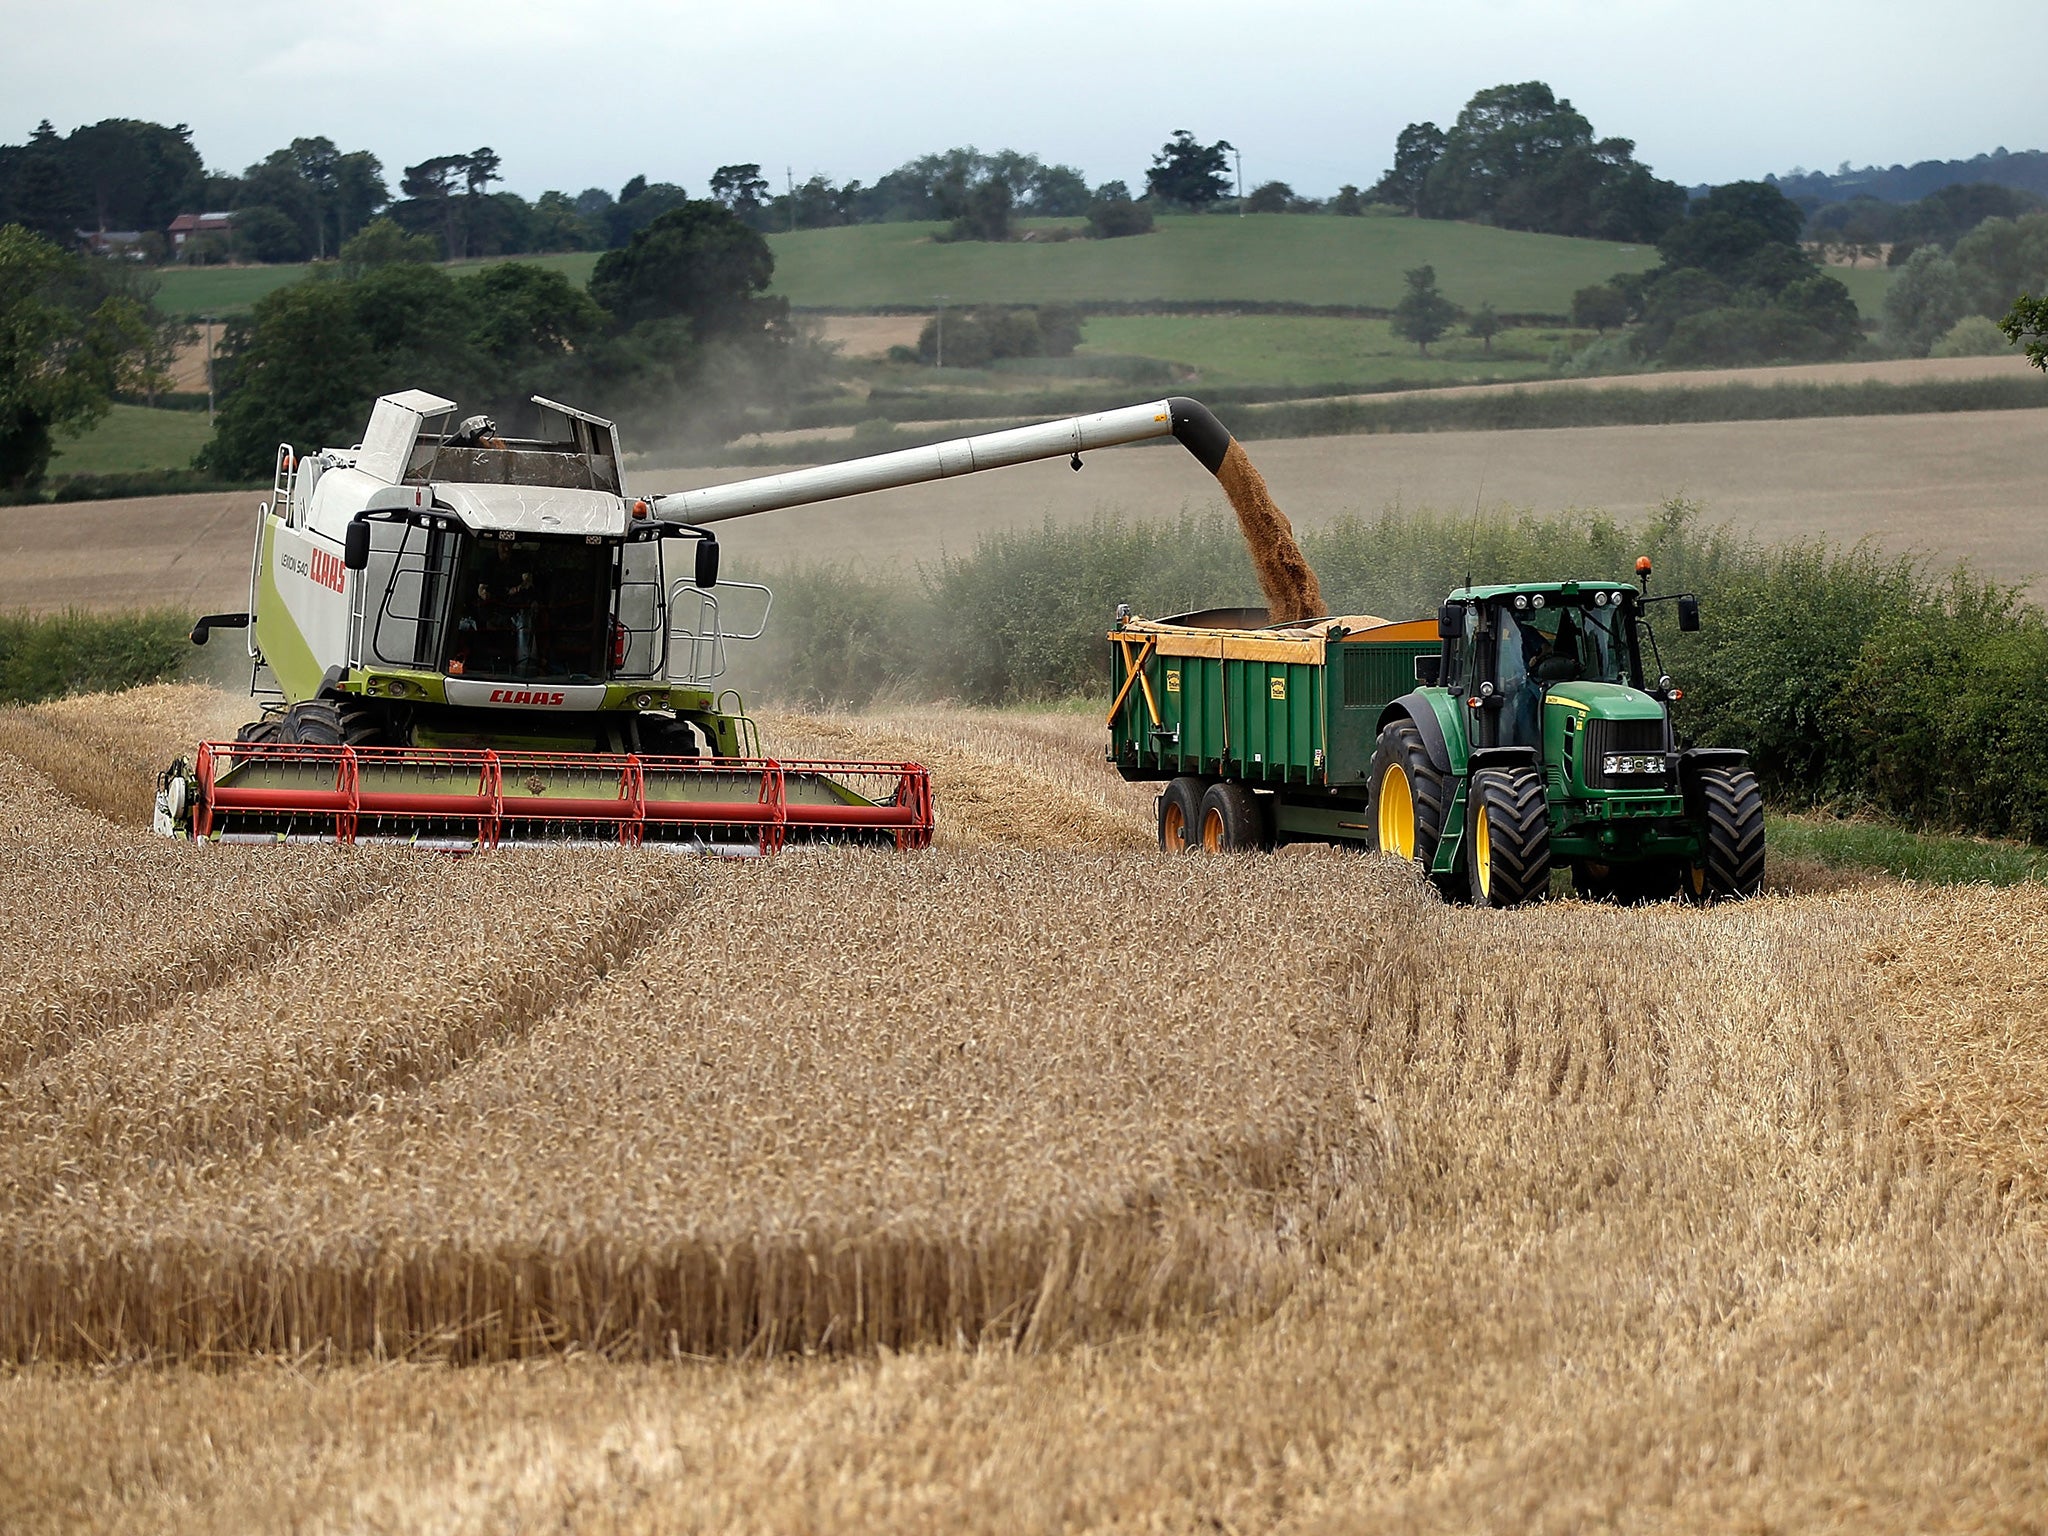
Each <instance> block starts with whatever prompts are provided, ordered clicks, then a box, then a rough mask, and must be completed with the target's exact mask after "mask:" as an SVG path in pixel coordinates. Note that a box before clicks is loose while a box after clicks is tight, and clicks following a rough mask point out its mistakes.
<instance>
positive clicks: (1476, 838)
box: [1472, 805, 1493, 896]
mask: <svg viewBox="0 0 2048 1536" xmlns="http://www.w3.org/2000/svg"><path fill="white" fill-rule="evenodd" d="M1472 857H1473V859H1474V861H1475V862H1474V864H1473V866H1472V867H1473V868H1474V869H1476V870H1478V871H1479V894H1480V895H1482V896H1491V895H1492V894H1493V828H1492V825H1491V824H1490V823H1489V822H1488V821H1487V819H1486V807H1485V806H1483V805H1482V806H1481V807H1479V820H1478V821H1477V822H1476V823H1475V824H1474V825H1473V828H1472Z"/></svg>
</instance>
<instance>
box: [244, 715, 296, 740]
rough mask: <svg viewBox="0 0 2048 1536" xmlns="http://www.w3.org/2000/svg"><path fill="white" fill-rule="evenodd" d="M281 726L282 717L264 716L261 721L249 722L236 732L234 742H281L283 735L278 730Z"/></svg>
mask: <svg viewBox="0 0 2048 1536" xmlns="http://www.w3.org/2000/svg"><path fill="white" fill-rule="evenodd" d="M281 724H282V717H280V716H278V715H265V716H264V717H263V718H262V719H261V720H251V721H250V722H249V723H248V724H247V725H245V726H243V727H242V728H241V729H240V730H238V731H236V732H235V740H237V741H253V742H258V743H261V742H266V741H282V740H283V739H284V735H283V732H282V731H281V730H280V729H279V727H280V726H281Z"/></svg>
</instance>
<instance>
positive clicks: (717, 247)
mask: <svg viewBox="0 0 2048 1536" xmlns="http://www.w3.org/2000/svg"><path fill="white" fill-rule="evenodd" d="M774 275H775V258H774V257H773V256H771V255H770V254H769V253H768V242H767V241H765V240H763V239H762V238H761V236H760V235H759V234H758V233H756V232H755V231H754V230H751V229H749V228H747V226H746V225H745V224H743V223H741V222H740V220H739V218H738V217H737V216H736V215H735V214H734V213H733V212H732V210H731V209H729V208H725V207H721V206H720V205H719V204H717V203H713V202H686V203H684V204H682V205H681V206H679V207H676V208H672V209H670V210H669V211H668V212H666V213H664V214H662V215H661V216H660V217H659V218H657V219H655V220H654V222H653V223H651V224H649V225H648V226H647V227H646V228H645V229H643V230H641V231H640V232H639V233H637V234H635V235H634V236H633V237H632V238H631V239H630V240H629V241H628V242H627V243H626V245H625V246H624V247H623V248H622V249H620V250H614V251H608V252H606V253H605V254H604V256H602V257H600V258H599V260H598V263H597V268H596V270H595V271H593V272H592V273H591V275H590V296H591V297H592V298H593V299H595V300H596V301H597V302H598V304H600V305H601V306H602V307H603V308H604V309H605V310H606V311H608V312H609V313H610V314H611V316H612V318H613V319H614V320H615V321H616V322H617V323H618V324H619V325H620V326H621V327H624V328H631V327H633V326H635V325H638V324H640V323H641V322H643V321H647V320H667V319H685V320H687V321H688V322H689V324H690V328H691V331H692V332H693V333H694V334H695V335H696V337H697V338H698V340H700V341H704V340H709V339H710V338H712V337H715V336H733V335H741V334H744V333H746V332H749V331H759V330H760V329H762V327H764V326H765V325H766V324H768V323H769V322H770V321H771V320H774V319H779V318H780V316H781V314H782V311H783V305H782V302H781V301H780V300H767V299H764V298H762V297H761V295H762V294H763V293H765V292H766V291H767V288H768V284H769V281H770V280H771V279H772V278H773V277H774Z"/></svg>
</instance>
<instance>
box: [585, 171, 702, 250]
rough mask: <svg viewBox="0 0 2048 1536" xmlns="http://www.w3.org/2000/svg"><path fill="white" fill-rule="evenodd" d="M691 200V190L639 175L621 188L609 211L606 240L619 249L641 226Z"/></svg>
mask: <svg viewBox="0 0 2048 1536" xmlns="http://www.w3.org/2000/svg"><path fill="white" fill-rule="evenodd" d="M689 200H690V194H689V193H687V192H685V191H684V190H683V189H682V188H681V187H679V186H677V185H675V184H674V183H673V182H668V181H652V182H651V181H649V180H648V179H647V178H646V177H645V176H635V177H634V178H633V179H632V180H631V181H629V182H627V183H626V184H625V185H624V186H623V187H621V188H619V197H618V201H617V202H615V203H613V204H612V206H611V207H610V208H609V209H607V210H606V212H605V237H606V243H607V244H608V245H609V246H610V247H611V248H612V249H613V250H617V249H618V248H619V247H620V246H622V245H624V244H625V243H626V242H627V241H629V240H631V239H632V238H633V237H634V236H635V235H637V234H638V233H639V232H640V231H641V230H643V229H646V228H647V227H648V226H649V225H651V224H652V223H653V222H654V221H655V220H656V219H658V218H660V217H661V216H662V215H663V214H665V213H667V212H669V211H670V210H672V209H676V208H680V207H682V206H683V204H685V203H687V202H688V201H689Z"/></svg>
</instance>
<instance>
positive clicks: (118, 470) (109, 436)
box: [50, 405, 213, 477]
mask: <svg viewBox="0 0 2048 1536" xmlns="http://www.w3.org/2000/svg"><path fill="white" fill-rule="evenodd" d="M212 432H213V429H212V427H210V426H209V425H208V424H207V421H206V412H204V411H167V410H151V409H149V407H147V406H141V405H117V406H115V407H113V409H112V410H111V411H110V412H108V414H107V418H106V420H104V421H102V422H100V423H99V424H98V425H97V426H95V427H94V428H92V430H91V431H89V432H87V433H86V434H85V435H84V436H82V437H59V438H58V439H57V453H56V456H55V457H54V458H52V459H51V461H50V474H51V475H52V476H55V477H61V476H64V475H114V474H123V473H126V472H127V471H130V470H143V469H184V468H186V467H187V466H188V465H190V464H191V462H192V455H193V454H195V453H197V452H198V451H199V450H200V449H201V448H203V447H205V446H206V440H207V438H208V437H209V436H211V435H212Z"/></svg>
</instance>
